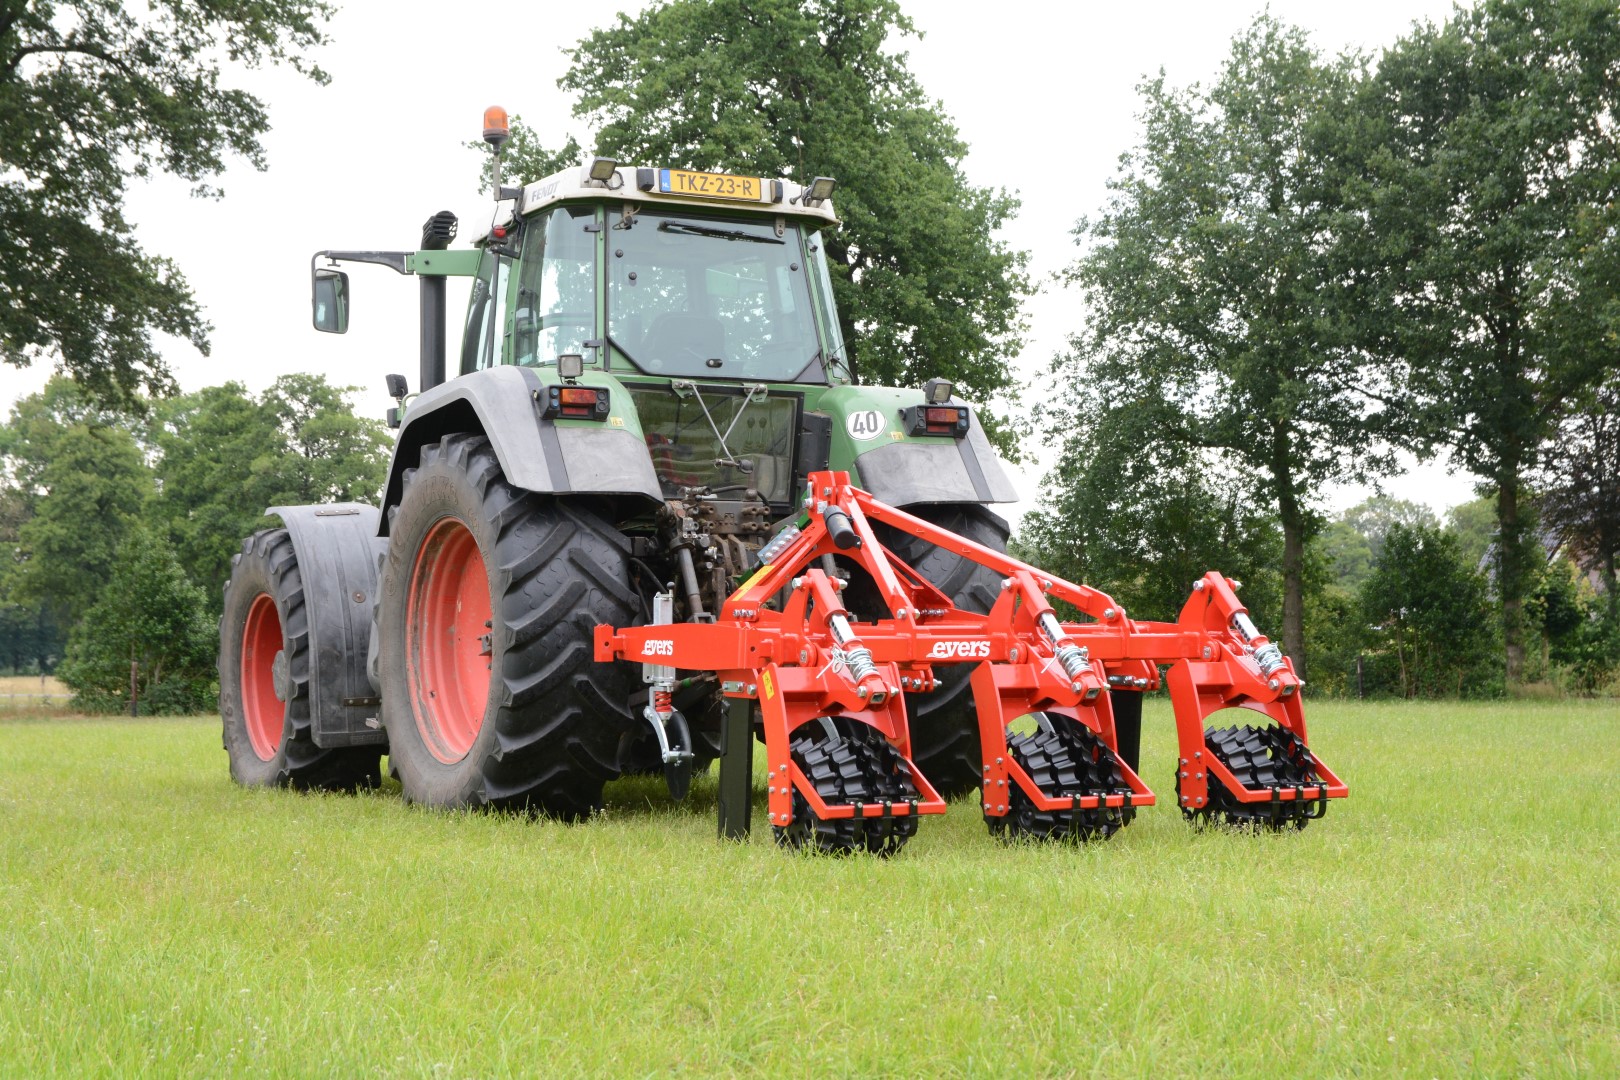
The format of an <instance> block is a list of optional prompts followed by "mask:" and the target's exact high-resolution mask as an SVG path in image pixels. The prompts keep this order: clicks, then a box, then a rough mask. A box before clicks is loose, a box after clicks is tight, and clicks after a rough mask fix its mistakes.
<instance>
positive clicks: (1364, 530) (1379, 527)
mask: <svg viewBox="0 0 1620 1080" xmlns="http://www.w3.org/2000/svg"><path fill="white" fill-rule="evenodd" d="M1339 520H1341V521H1343V522H1344V523H1345V524H1346V525H1349V526H1350V527H1351V528H1352V529H1354V530H1356V531H1357V532H1358V533H1360V534H1361V535H1362V536H1364V537H1366V538H1367V549H1368V551H1370V552H1371V553H1372V557H1373V558H1375V559H1376V558H1378V556H1379V555H1380V554H1381V553H1382V552H1383V550H1384V538H1385V537H1386V536H1388V535H1389V530H1390V529H1392V528H1394V527H1395V526H1396V525H1405V526H1406V527H1407V528H1409V529H1417V528H1423V529H1437V528H1439V527H1440V521H1439V519H1438V518H1436V517H1435V516H1434V511H1433V510H1430V509H1429V508H1428V507H1427V506H1424V505H1423V504H1422V503H1415V502H1411V501H1409V500H1407V499H1397V498H1395V497H1394V496H1392V495H1372V496H1369V497H1367V498H1365V499H1363V500H1362V501H1361V502H1359V503H1357V504H1356V505H1354V506H1352V507H1351V508H1350V509H1348V510H1346V511H1345V512H1344V513H1342V514H1340V515H1339Z"/></svg>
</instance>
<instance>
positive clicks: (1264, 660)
mask: <svg viewBox="0 0 1620 1080" xmlns="http://www.w3.org/2000/svg"><path fill="white" fill-rule="evenodd" d="M1254 662H1255V663H1257V664H1259V665H1260V673H1261V674H1262V675H1270V674H1271V673H1272V672H1274V671H1276V670H1277V669H1278V668H1280V667H1282V666H1283V654H1282V650H1281V649H1279V648H1278V647H1277V646H1276V644H1275V643H1274V642H1270V641H1268V642H1266V643H1265V644H1264V645H1262V646H1260V647H1259V648H1258V649H1256V650H1254Z"/></svg>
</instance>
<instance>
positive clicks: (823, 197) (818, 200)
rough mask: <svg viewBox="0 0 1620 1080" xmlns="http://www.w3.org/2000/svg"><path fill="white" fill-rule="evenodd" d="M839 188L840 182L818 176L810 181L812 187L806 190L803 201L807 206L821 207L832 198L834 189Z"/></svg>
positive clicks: (828, 177)
mask: <svg viewBox="0 0 1620 1080" xmlns="http://www.w3.org/2000/svg"><path fill="white" fill-rule="evenodd" d="M837 186H838V181H836V180H834V179H833V178H832V177H830V176H818V177H816V178H815V179H814V180H812V181H810V186H809V187H808V188H806V189H805V192H804V198H803V200H802V201H803V203H804V205H806V206H820V205H821V204H822V203H824V202H826V201H827V200H828V199H830V198H832V193H833V188H835V187H837Z"/></svg>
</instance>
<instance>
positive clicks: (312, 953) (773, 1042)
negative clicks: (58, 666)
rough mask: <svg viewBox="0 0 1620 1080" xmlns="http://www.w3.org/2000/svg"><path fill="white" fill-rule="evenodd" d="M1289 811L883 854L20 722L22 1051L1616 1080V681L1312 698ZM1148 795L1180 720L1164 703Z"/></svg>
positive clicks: (8, 896)
mask: <svg viewBox="0 0 1620 1080" xmlns="http://www.w3.org/2000/svg"><path fill="white" fill-rule="evenodd" d="M1311 720H1312V724H1313V727H1312V732H1313V736H1314V739H1313V742H1314V746H1315V748H1316V749H1317V750H1318V751H1319V753H1320V754H1321V755H1322V757H1323V758H1324V759H1325V760H1327V761H1328V762H1329V763H1331V764H1332V765H1334V766H1335V768H1337V769H1338V770H1339V771H1340V773H1341V775H1343V776H1344V777H1345V778H1346V779H1347V780H1348V782H1349V784H1350V786H1351V798H1350V799H1349V800H1346V801H1343V802H1338V803H1335V804H1334V806H1333V808H1332V810H1331V811H1330V812H1329V814H1328V816H1327V819H1326V820H1325V821H1321V822H1314V823H1312V824H1311V826H1310V827H1309V828H1308V829H1306V830H1305V831H1304V832H1302V833H1297V834H1288V835H1266V836H1252V835H1234V834H1229V833H1223V832H1206V833H1196V832H1193V831H1192V830H1190V829H1189V828H1188V827H1187V826H1186V825H1184V824H1183V823H1182V821H1181V816H1180V814H1179V813H1178V812H1177V811H1176V809H1175V808H1174V807H1173V806H1166V805H1160V806H1158V807H1154V808H1151V809H1148V810H1145V811H1143V812H1142V814H1141V816H1140V817H1139V818H1138V819H1137V821H1136V823H1135V824H1134V825H1132V826H1131V827H1130V828H1129V829H1127V830H1125V832H1124V833H1123V834H1121V835H1120V836H1119V837H1117V838H1116V839H1114V840H1112V841H1110V842H1108V843H1106V844H1099V845H1095V846H1093V847H1089V848H1081V849H1074V848H1068V847H1056V848H1047V847H1033V846H1012V847H1009V846H1004V845H1002V844H1000V843H998V842H996V841H993V840H991V839H990V837H989V836H988V835H987V834H986V832H985V829H984V826H983V824H982V822H981V821H980V819H979V818H978V816H977V814H976V813H975V812H974V809H973V807H972V805H971V804H969V805H961V806H956V807H953V809H952V812H951V813H950V814H948V815H947V816H945V817H944V818H930V819H927V820H925V821H924V823H923V827H922V831H921V833H920V834H919V836H918V837H917V839H916V840H915V841H913V843H912V844H911V845H910V846H909V847H908V848H907V849H906V851H905V852H904V853H903V854H902V855H901V856H900V857H898V858H896V859H893V860H890V861H887V862H884V861H880V860H876V859H870V858H855V859H818V858H802V857H793V856H790V855H787V854H785V853H783V852H780V851H778V850H776V849H775V848H774V847H773V846H772V844H771V842H770V838H769V831H768V830H767V829H765V828H763V827H761V826H759V825H758V822H760V821H761V820H762V818H763V812H762V811H760V810H756V815H755V820H756V834H755V836H754V839H753V841H752V843H749V844H746V845H735V844H721V843H719V842H717V841H716V840H715V839H714V820H713V809H714V787H713V781H712V779H710V780H704V781H700V783H699V785H698V786H697V787H696V788H695V790H694V793H693V798H692V799H691V801H690V802H689V803H688V804H687V805H686V806H684V807H679V808H673V807H670V806H668V805H667V804H666V803H664V802H663V801H662V800H661V799H660V798H659V797H658V795H657V788H656V786H654V785H652V784H650V783H639V782H637V783H625V784H621V785H618V786H616V787H615V788H613V789H611V805H610V808H609V812H608V813H607V815H606V816H605V817H604V818H602V819H601V820H597V821H594V822H592V823H590V824H588V825H584V826H578V827H567V826H561V825H557V824H553V823H549V822H537V821H530V820H525V819H521V818H516V817H508V816H495V815H483V814H438V813H432V812H424V811H421V810H416V809H412V808H409V807H407V806H405V805H404V804H403V803H401V802H400V801H399V799H398V798H397V795H395V794H394V793H392V792H387V791H385V792H382V793H378V794H374V795H368V796H364V797H360V798H350V797H343V796H318V797H311V796H300V795H297V794H293V793H288V792H280V791H276V792H261V791H244V790H240V789H238V788H235V787H233V786H232V785H231V783H230V782H229V780H228V779H227V776H226V769H225V755H224V753H223V752H222V751H221V750H220V748H219V731H218V724H217V721H213V720H204V719H198V720H183V721H151V720H119V719H108V720H36V721H26V720H11V721H4V720H0V1074H3V1075H7V1076H10V1075H16V1076H36V1075H45V1074H57V1075H62V1074H72V1075H81V1074H103V1075H118V1076H126V1075H140V1074H151V1075H173V1074H207V1075H233V1074H243V1073H272V1074H277V1075H311V1074H315V1075H338V1074H342V1075H347V1074H385V1075H394V1074H404V1075H421V1076H440V1075H443V1076H454V1077H462V1076H504V1075H524V1074H526V1075H555V1074H560V1075H584V1074H612V1075H651V1074H664V1073H668V1072H672V1071H681V1070H684V1071H689V1072H694V1073H704V1074H709V1073H737V1074H748V1075H768V1076H809V1075H816V1076H839V1075H879V1074H901V1075H948V1076H955V1075H986V1076H1011V1075H1021V1076H1053V1075H1068V1074H1104V1075H1110V1076H1117V1075H1167V1074H1170V1073H1172V1072H1179V1073H1183V1074H1191V1075H1239V1076H1259V1075H1270V1076H1283V1075H1305V1076H1317V1075H1326V1076H1335V1075H1345V1074H1361V1075H1384V1074H1389V1073H1404V1074H1410V1075H1419V1076H1431V1075H1432V1076H1443V1075H1507V1074H1522V1073H1534V1074H1543V1075H1559V1074H1570V1075H1575V1074H1584V1075H1611V1076H1612V1075H1616V1074H1617V1073H1620V1035H1617V1031H1620V1009H1617V1000H1620V959H1617V956H1616V950H1617V947H1620V932H1617V925H1616V924H1617V906H1620V872H1617V868H1616V861H1615V855H1616V850H1617V843H1616V841H1617V838H1620V825H1617V822H1620V811H1617V808H1616V806H1615V795H1616V789H1615V781H1614V778H1615V776H1616V775H1617V773H1620V745H1617V744H1620V739H1617V735H1620V709H1617V708H1616V706H1615V705H1614V704H1613V703H1524V702H1521V703H1513V704H1496V705H1456V704H1444V705H1438V704H1437V705H1404V704H1390V705H1376V706H1375V705H1343V704H1331V703H1328V704H1321V703H1318V704H1315V705H1313V706H1312V708H1311ZM1145 742H1146V745H1145V747H1144V758H1145V760H1146V763H1147V768H1146V778H1147V780H1148V782H1149V784H1150V785H1153V786H1155V787H1156V789H1157V790H1158V791H1159V792H1160V794H1161V797H1163V796H1164V795H1165V794H1166V792H1167V791H1168V789H1169V786H1170V785H1169V783H1168V781H1167V776H1168V772H1169V764H1170V761H1171V760H1172V755H1171V749H1172V748H1171V726H1170V723H1169V718H1168V713H1167V712H1166V711H1165V710H1163V709H1162V708H1159V709H1154V708H1150V710H1149V713H1148V730H1147V732H1146V735H1145Z"/></svg>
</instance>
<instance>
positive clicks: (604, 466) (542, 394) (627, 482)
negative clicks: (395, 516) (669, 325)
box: [380, 366, 664, 536]
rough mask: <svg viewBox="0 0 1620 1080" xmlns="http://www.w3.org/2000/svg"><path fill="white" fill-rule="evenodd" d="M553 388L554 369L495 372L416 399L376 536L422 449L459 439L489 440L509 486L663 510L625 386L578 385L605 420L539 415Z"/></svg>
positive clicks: (594, 375)
mask: <svg viewBox="0 0 1620 1080" xmlns="http://www.w3.org/2000/svg"><path fill="white" fill-rule="evenodd" d="M556 381H557V378H556V370H555V369H554V368H552V369H544V370H543V371H542V370H540V369H535V368H525V367H514V366H501V367H493V368H486V369H485V370H483V371H476V372H473V373H471V374H468V375H462V376H460V377H459V378H455V379H452V380H450V381H449V382H447V383H444V384H442V385H440V386H435V387H434V388H433V389H431V390H428V391H426V392H425V393H423V394H420V395H418V396H417V397H416V398H415V399H414V400H413V401H412V402H411V407H410V410H409V412H408V413H407V415H406V418H405V423H404V426H403V427H402V428H401V429H400V433H399V441H398V442H397V443H395V444H394V456H393V460H392V461H391V462H390V463H389V466H388V483H387V485H386V487H384V489H383V515H382V520H381V522H380V535H383V536H386V535H388V513H387V511H388V508H389V507H391V506H394V505H396V504H397V503H398V502H399V497H400V491H401V488H402V483H403V482H402V477H403V474H404V472H405V470H406V469H411V468H415V467H416V463H417V460H418V457H419V455H420V453H421V449H422V447H424V446H426V445H428V444H429V443H435V442H438V441H439V440H440V439H442V438H444V437H445V436H446V435H455V434H461V433H476V434H479V435H483V436H484V437H485V438H487V439H488V440H489V443H490V447H491V448H492V449H493V450H494V451H495V457H496V458H497V459H498V460H499V461H500V463H501V469H502V471H503V472H504V473H505V474H506V480H507V482H508V483H509V484H511V485H512V486H514V487H518V488H523V489H525V490H527V491H536V492H541V493H543V494H548V495H608V496H625V497H629V498H631V499H634V500H638V501H639V500H647V501H649V502H650V503H651V504H653V505H657V504H659V503H662V502H663V498H664V496H663V493H662V490H661V489H660V488H659V485H658V476H657V474H656V473H655V472H654V471H653V463H652V456H651V455H650V454H649V453H648V452H647V444H646V441H645V440H644V438H643V436H642V433H641V424H640V421H639V420H638V419H637V418H636V411H635V407H634V406H633V405H632V404H631V401H630V392H629V391H628V390H627V389H625V387H624V385H623V384H622V383H620V382H619V381H618V380H617V379H615V378H613V377H612V376H611V375H607V374H604V373H602V372H597V371H590V372H587V373H586V374H585V375H584V376H583V377H582V378H581V379H580V380H579V383H578V385H580V386H589V387H599V388H602V389H606V390H607V391H608V393H609V400H610V411H609V413H608V415H607V417H606V418H605V419H603V420H600V421H597V420H563V421H561V422H558V421H557V420H554V419H552V418H550V417H548V416H546V415H545V414H544V413H545V408H544V403H545V400H546V394H547V392H548V390H549V388H550V387H551V386H552V385H553V384H555V383H556Z"/></svg>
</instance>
